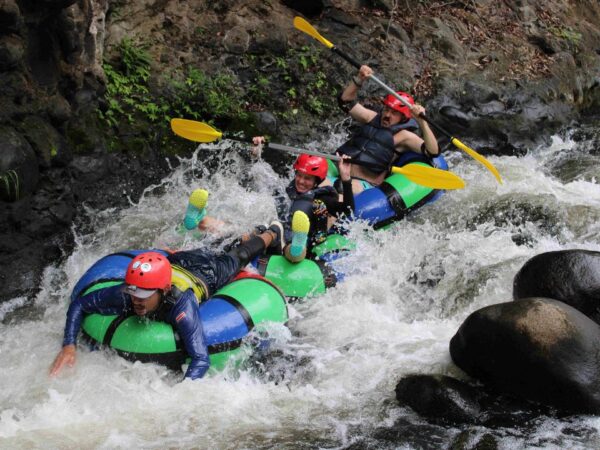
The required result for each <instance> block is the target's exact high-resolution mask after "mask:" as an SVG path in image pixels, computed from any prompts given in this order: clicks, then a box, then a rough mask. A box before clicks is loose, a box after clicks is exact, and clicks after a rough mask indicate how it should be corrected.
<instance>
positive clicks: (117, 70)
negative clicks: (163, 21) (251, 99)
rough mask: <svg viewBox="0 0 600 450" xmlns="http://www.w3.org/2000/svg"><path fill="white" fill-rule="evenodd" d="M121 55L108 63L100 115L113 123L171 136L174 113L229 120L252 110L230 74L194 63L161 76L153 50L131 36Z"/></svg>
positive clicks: (121, 50) (124, 43)
mask: <svg viewBox="0 0 600 450" xmlns="http://www.w3.org/2000/svg"><path fill="white" fill-rule="evenodd" d="M118 56H119V57H118V60H117V62H114V63H109V62H106V63H105V64H104V65H103V67H104V72H105V74H106V77H107V80H108V83H107V90H106V96H105V100H106V108H105V109H104V110H103V111H100V112H99V116H100V119H101V120H102V122H103V123H104V125H105V126H107V127H109V128H112V129H117V128H119V127H122V126H123V125H124V124H128V125H131V126H133V127H134V128H135V126H139V125H143V126H144V128H146V129H147V133H148V134H150V135H152V136H154V137H156V136H157V135H162V136H168V135H169V132H168V127H169V121H170V119H171V118H172V117H185V118H190V119H196V120H202V121H206V122H209V121H210V122H212V121H213V120H220V121H224V122H227V121H231V120H233V119H236V120H240V119H244V118H246V116H247V112H246V109H245V107H244V102H243V100H242V97H243V96H242V94H241V90H240V89H239V87H238V86H237V85H236V84H235V81H234V79H233V77H232V76H230V75H225V74H217V75H213V76H211V75H208V74H206V73H204V72H203V71H201V70H198V69H196V68H194V67H189V68H188V69H187V70H186V72H185V73H177V72H174V73H166V74H164V75H163V76H162V77H160V76H158V75H156V74H153V73H152V65H151V63H152V59H151V57H150V55H149V53H148V51H147V50H146V49H145V48H144V47H142V46H137V45H135V44H134V43H133V42H132V41H131V40H129V39H124V40H123V41H122V42H121V44H120V45H119V48H118ZM152 78H153V79H152ZM151 79H152V81H153V83H152V84H154V85H159V86H160V95H159V93H157V92H153V90H152V89H151ZM149 128H152V131H151V130H150V129H149ZM115 145H116V143H115V142H113V147H114V146H115Z"/></svg>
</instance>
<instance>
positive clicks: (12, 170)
mask: <svg viewBox="0 0 600 450" xmlns="http://www.w3.org/2000/svg"><path fill="white" fill-rule="evenodd" d="M38 178H39V170H38V162H37V158H36V156H35V152H34V151H33V149H32V148H31V146H30V145H29V143H28V142H27V141H26V140H25V139H24V138H23V137H22V136H21V135H20V134H19V133H18V132H17V131H16V130H15V129H14V128H12V127H8V126H2V127H0V200H4V201H15V200H19V199H20V198H23V197H25V196H27V195H29V194H31V193H32V192H33V191H34V190H35V188H36V187H37V183H38Z"/></svg>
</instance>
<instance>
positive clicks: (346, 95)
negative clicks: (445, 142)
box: [338, 66, 440, 194]
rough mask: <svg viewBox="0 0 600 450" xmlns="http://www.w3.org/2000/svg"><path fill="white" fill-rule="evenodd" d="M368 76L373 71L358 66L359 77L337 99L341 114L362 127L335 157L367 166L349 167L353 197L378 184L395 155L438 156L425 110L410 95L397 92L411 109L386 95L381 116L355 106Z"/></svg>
mask: <svg viewBox="0 0 600 450" xmlns="http://www.w3.org/2000/svg"><path fill="white" fill-rule="evenodd" d="M371 75H373V70H372V69H371V68H370V67H369V66H361V68H360V70H359V71H358V75H357V76H355V77H354V78H353V79H352V81H351V82H350V83H349V84H348V86H346V88H345V89H344V90H343V91H342V93H341V94H340V96H339V97H338V101H339V104H340V107H341V108H342V110H343V111H345V112H346V113H349V114H350V116H351V117H352V118H353V119H354V120H356V121H358V122H360V123H361V124H362V126H361V128H360V130H359V131H358V132H357V133H356V134H354V135H353V136H352V137H351V138H350V139H349V140H348V141H347V142H346V143H344V144H343V145H342V146H341V147H340V148H339V149H338V153H340V154H342V155H348V156H350V157H351V158H352V159H354V160H358V161H360V162H361V163H364V164H366V165H367V166H363V165H360V166H359V165H353V166H352V170H351V176H352V178H353V183H352V185H353V186H352V188H353V192H354V193H355V194H357V193H359V192H362V191H363V190H364V189H365V188H366V187H368V185H372V186H378V185H379V184H381V183H382V182H383V180H384V179H385V178H386V177H387V175H388V172H389V170H390V167H391V166H392V164H393V163H394V161H395V160H396V159H397V157H398V155H399V154H401V153H403V152H408V151H412V152H416V153H421V154H424V155H425V156H427V157H429V158H433V157H435V156H437V155H438V154H439V152H440V149H439V146H438V143H437V140H436V138H435V136H434V134H433V132H432V131H431V129H430V128H429V125H428V124H427V121H426V120H425V119H423V116H422V115H424V114H425V108H423V106H421V105H419V104H418V103H415V101H414V99H413V98H412V96H411V95H409V94H407V93H406V92H401V91H399V92H397V94H398V95H399V96H400V97H402V98H404V99H406V101H407V102H408V103H409V104H410V107H408V106H406V105H404V103H403V102H401V101H400V100H398V99H397V98H396V97H395V96H393V95H391V94H389V95H387V96H386V97H385V98H384V99H383V110H382V111H381V112H377V111H374V110H372V109H369V108H367V107H365V106H363V105H362V104H360V103H359V102H358V100H357V94H358V90H359V89H360V87H361V86H362V85H363V83H364V82H365V80H367V79H368V78H369V77H371ZM417 128H420V130H421V133H422V135H423V137H422V138H421V137H420V136H418V135H417V134H416V133H415V131H416V130H417Z"/></svg>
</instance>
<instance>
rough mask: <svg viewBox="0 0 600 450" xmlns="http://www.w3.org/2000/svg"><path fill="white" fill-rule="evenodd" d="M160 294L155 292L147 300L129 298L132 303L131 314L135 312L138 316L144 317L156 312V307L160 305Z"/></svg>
mask: <svg viewBox="0 0 600 450" xmlns="http://www.w3.org/2000/svg"><path fill="white" fill-rule="evenodd" d="M161 296H162V293H161V292H160V291H156V292H155V293H154V294H152V295H151V296H150V297H148V298H138V297H134V296H133V295H132V296H131V302H132V303H133V312H135V313H136V314H137V315H138V316H145V315H147V314H149V313H151V312H153V311H156V309H157V308H158V305H159V304H160V298H161Z"/></svg>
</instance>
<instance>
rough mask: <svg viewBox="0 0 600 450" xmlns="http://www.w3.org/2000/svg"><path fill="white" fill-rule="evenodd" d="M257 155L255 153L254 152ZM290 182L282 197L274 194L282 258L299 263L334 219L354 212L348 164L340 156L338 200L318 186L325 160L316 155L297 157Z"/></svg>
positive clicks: (324, 174) (257, 142)
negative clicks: (280, 228)
mask: <svg viewBox="0 0 600 450" xmlns="http://www.w3.org/2000/svg"><path fill="white" fill-rule="evenodd" d="M253 142H254V144H255V145H256V146H259V145H261V144H263V143H264V138H263V137H262V136H257V137H254V138H253ZM258 153H259V152H258ZM293 168H294V179H293V180H292V181H291V182H290V184H289V185H288V186H287V188H286V194H287V196H286V195H282V194H280V193H276V194H275V202H276V208H277V215H278V217H279V220H280V221H281V222H282V223H283V225H284V230H285V231H284V237H285V239H284V240H285V242H287V243H288V245H287V246H286V247H285V249H284V255H285V257H286V258H287V259H288V260H289V261H291V262H299V261H302V260H303V259H304V258H305V256H306V254H307V253H310V250H311V249H312V247H314V246H315V245H318V244H320V243H321V242H323V241H324V240H325V238H326V237H327V233H328V231H329V229H330V228H331V226H332V225H333V223H334V222H335V220H336V219H337V218H339V217H341V216H343V215H351V214H352V212H353V211H354V196H353V195H352V182H351V178H350V170H351V167H350V164H349V158H348V157H347V156H342V159H341V160H340V162H339V164H338V168H339V173H340V179H341V182H342V186H343V192H342V198H341V201H340V196H339V194H338V192H337V190H336V189H335V188H333V186H331V185H322V183H323V182H324V181H325V180H326V178H327V169H328V165H327V160H326V159H325V158H322V157H320V156H313V155H307V154H301V155H300V156H298V158H296V161H295V162H294V165H293Z"/></svg>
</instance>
